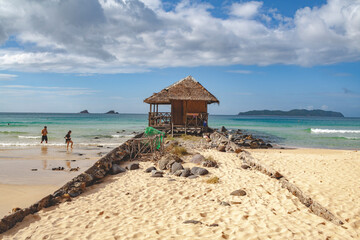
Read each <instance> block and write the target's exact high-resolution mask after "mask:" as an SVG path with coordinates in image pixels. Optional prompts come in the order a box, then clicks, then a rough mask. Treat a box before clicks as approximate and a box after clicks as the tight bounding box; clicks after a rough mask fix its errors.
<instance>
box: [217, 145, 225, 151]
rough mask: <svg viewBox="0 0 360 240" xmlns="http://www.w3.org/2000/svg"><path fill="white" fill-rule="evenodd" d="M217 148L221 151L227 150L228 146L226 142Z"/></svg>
mask: <svg viewBox="0 0 360 240" xmlns="http://www.w3.org/2000/svg"><path fill="white" fill-rule="evenodd" d="M217 150H218V151H220V152H225V150H226V147H225V145H224V144H220V145H219V146H218V147H217Z"/></svg>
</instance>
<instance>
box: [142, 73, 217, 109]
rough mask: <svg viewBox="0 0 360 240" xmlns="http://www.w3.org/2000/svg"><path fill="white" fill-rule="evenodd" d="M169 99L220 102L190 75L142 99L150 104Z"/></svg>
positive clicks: (169, 101) (167, 101)
mask: <svg viewBox="0 0 360 240" xmlns="http://www.w3.org/2000/svg"><path fill="white" fill-rule="evenodd" d="M171 100H198V101H207V102H208V104H210V103H220V102H219V100H218V99H217V98H216V97H215V96H214V95H212V94H211V93H210V92H209V91H208V90H206V88H204V87H203V86H202V85H201V84H200V83H199V82H198V81H196V80H195V79H194V78H193V77H192V76H188V77H186V78H184V79H181V80H180V81H178V82H176V83H174V84H172V85H170V86H169V87H167V88H164V89H163V90H161V91H160V92H158V93H154V94H153V95H152V96H151V97H148V98H146V99H145V100H144V102H145V103H151V104H170V103H171Z"/></svg>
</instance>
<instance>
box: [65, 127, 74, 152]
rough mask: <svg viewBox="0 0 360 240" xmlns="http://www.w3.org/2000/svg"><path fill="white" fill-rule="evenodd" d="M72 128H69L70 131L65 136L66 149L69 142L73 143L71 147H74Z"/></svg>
mask: <svg viewBox="0 0 360 240" xmlns="http://www.w3.org/2000/svg"><path fill="white" fill-rule="evenodd" d="M70 134H71V130H69V132H68V133H67V134H66V136H65V143H66V149H69V144H70V143H71V148H73V144H74V143H73V141H71V136H70Z"/></svg>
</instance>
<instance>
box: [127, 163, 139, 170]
mask: <svg viewBox="0 0 360 240" xmlns="http://www.w3.org/2000/svg"><path fill="white" fill-rule="evenodd" d="M139 168H140V166H139V164H138V163H132V164H130V166H129V170H136V169H139Z"/></svg>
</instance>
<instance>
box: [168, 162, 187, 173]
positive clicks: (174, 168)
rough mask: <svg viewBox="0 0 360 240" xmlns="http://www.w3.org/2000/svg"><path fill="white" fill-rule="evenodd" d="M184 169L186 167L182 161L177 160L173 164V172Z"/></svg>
mask: <svg viewBox="0 0 360 240" xmlns="http://www.w3.org/2000/svg"><path fill="white" fill-rule="evenodd" d="M182 169H184V167H183V166H182V165H181V163H178V162H175V163H174V164H173V165H172V166H171V172H172V173H174V172H176V171H178V170H182Z"/></svg>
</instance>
